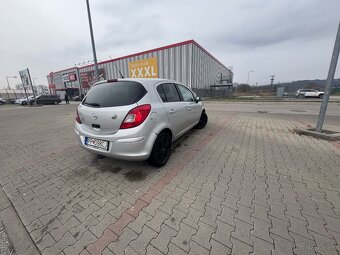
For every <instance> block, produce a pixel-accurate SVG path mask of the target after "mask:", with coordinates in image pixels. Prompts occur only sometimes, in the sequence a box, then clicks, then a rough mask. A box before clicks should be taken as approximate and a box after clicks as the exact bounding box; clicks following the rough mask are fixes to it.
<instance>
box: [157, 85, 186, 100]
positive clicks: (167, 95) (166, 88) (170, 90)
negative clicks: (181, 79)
mask: <svg viewBox="0 0 340 255" xmlns="http://www.w3.org/2000/svg"><path fill="white" fill-rule="evenodd" d="M157 92H158V94H159V95H160V97H161V98H162V100H163V102H179V101H181V98H180V96H179V94H178V91H177V89H176V86H175V84H173V83H165V84H162V85H160V86H158V87H157ZM164 100H165V101H164Z"/></svg>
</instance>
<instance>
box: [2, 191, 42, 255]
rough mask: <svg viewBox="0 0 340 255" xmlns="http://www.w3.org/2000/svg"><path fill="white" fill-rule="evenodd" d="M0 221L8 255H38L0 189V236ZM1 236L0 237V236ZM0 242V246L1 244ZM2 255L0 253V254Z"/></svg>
mask: <svg viewBox="0 0 340 255" xmlns="http://www.w3.org/2000/svg"><path fill="white" fill-rule="evenodd" d="M1 221H2V223H3V226H4V229H5V232H6V235H7V238H8V242H7V241H5V242H6V244H7V245H8V247H7V248H8V249H7V250H6V251H7V252H8V253H4V254H6V255H7V254H8V255H14V254H17V255H40V252H39V250H38V249H37V247H36V246H35V244H34V242H33V241H32V239H31V237H30V235H29V234H28V232H27V231H26V229H25V227H24V225H23V224H22V222H21V220H20V218H19V216H18V214H17V212H16V211H15V209H14V207H13V205H12V204H11V202H10V201H9V199H8V198H7V195H6V194H5V191H4V190H3V189H2V187H1V188H0V234H1ZM1 236H2V235H1ZM1 243H2V242H1V240H0V246H1V245H2V244H1ZM0 251H2V250H1V249H0ZM0 254H1V255H2V253H1V252H0Z"/></svg>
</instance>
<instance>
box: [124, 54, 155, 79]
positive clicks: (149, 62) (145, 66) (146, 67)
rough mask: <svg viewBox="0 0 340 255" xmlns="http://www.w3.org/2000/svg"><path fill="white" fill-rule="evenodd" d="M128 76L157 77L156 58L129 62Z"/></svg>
mask: <svg viewBox="0 0 340 255" xmlns="http://www.w3.org/2000/svg"><path fill="white" fill-rule="evenodd" d="M129 77H130V78H158V66H157V58H156V57H154V58H146V59H143V60H138V61H134V62H129Z"/></svg>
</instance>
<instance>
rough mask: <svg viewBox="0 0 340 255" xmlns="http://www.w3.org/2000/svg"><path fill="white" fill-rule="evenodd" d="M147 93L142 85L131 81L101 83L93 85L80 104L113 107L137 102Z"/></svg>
mask: <svg viewBox="0 0 340 255" xmlns="http://www.w3.org/2000/svg"><path fill="white" fill-rule="evenodd" d="M146 93H147V91H146V89H145V88H144V86H143V85H142V84H140V83H138V82H133V81H118V82H112V83H101V84H98V85H96V86H93V87H92V88H91V89H90V90H89V92H88V93H87V95H86V97H85V99H84V101H83V102H82V104H84V105H86V106H89V107H115V106H123V105H130V104H134V103H137V102H138V101H139V100H140V99H141V98H142V97H144V95H145V94H146Z"/></svg>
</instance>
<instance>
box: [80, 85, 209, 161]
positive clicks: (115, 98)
mask: <svg viewBox="0 0 340 255" xmlns="http://www.w3.org/2000/svg"><path fill="white" fill-rule="evenodd" d="M207 121H208V116H207V114H206V112H205V109H204V106H203V103H202V100H201V99H200V98H199V97H197V96H196V95H195V94H194V93H193V92H192V91H191V90H190V89H189V88H187V87H186V86H184V85H183V84H180V83H178V82H175V81H171V80H165V79H119V80H107V81H101V82H98V83H96V84H95V85H93V86H92V87H91V89H90V91H89V92H88V93H87V95H86V97H85V98H84V100H83V101H82V103H81V104H80V105H79V106H78V109H77V115H76V124H75V132H76V134H77V140H78V143H79V144H80V146H81V147H82V148H83V149H85V150H87V151H90V152H92V153H95V154H99V155H103V156H107V157H111V158H117V159H125V160H148V162H149V163H150V164H151V165H153V166H157V167H161V166H163V165H165V164H166V162H167V161H168V159H169V157H170V153H171V144H172V142H173V141H174V140H176V139H177V138H179V137H180V136H182V135H183V134H185V133H186V132H188V131H189V130H190V129H192V128H194V127H196V128H199V129H200V128H204V127H205V125H206V124H207Z"/></svg>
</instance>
